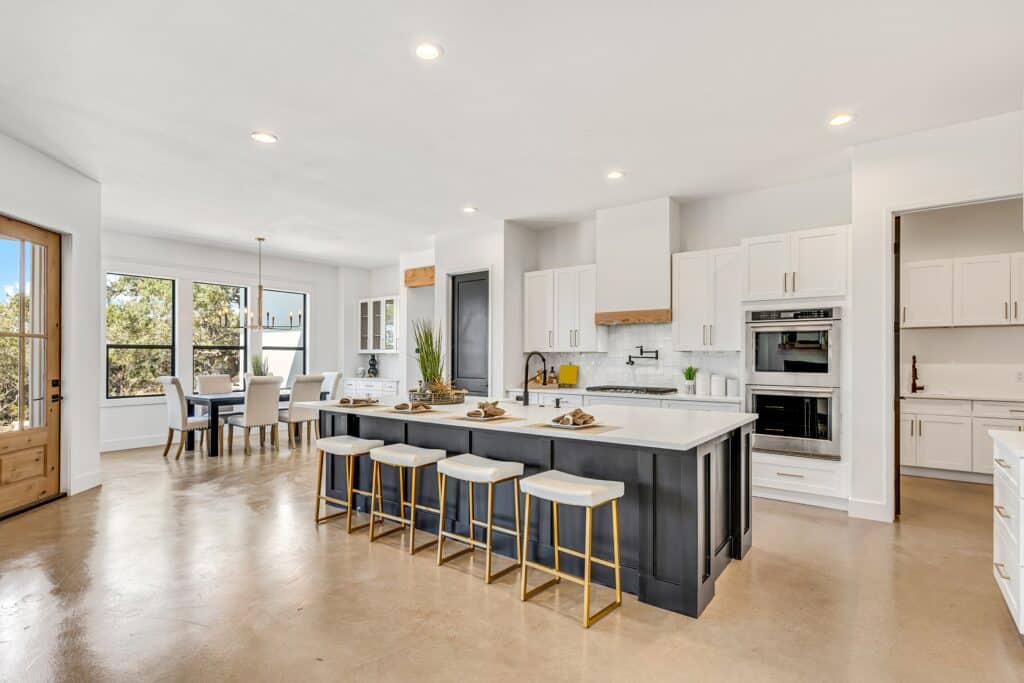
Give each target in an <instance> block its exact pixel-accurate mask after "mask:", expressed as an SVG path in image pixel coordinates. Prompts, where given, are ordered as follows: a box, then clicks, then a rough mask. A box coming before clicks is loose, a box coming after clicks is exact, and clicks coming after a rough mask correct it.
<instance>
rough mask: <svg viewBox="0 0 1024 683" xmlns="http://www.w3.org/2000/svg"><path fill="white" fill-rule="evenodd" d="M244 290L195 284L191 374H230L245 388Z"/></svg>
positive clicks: (193, 290) (238, 386) (239, 387)
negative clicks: (243, 382) (243, 381)
mask: <svg viewBox="0 0 1024 683" xmlns="http://www.w3.org/2000/svg"><path fill="white" fill-rule="evenodd" d="M246 305H247V304H246V289H245V287H235V286H234V285H215V284H210V283H207V282H196V283H193V285H192V372H193V374H194V376H196V377H198V376H199V375H230V376H231V382H232V384H234V386H235V388H236V389H241V388H242V386H243V385H242V379H243V377H244V375H245V370H246V352H247V350H248V349H247V348H246V335H245V327H244V326H243V316H244V315H245V307H246Z"/></svg>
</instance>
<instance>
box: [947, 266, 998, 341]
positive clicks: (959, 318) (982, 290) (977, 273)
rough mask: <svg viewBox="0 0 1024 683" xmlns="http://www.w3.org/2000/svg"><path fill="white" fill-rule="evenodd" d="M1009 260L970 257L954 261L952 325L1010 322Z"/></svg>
mask: <svg viewBox="0 0 1024 683" xmlns="http://www.w3.org/2000/svg"><path fill="white" fill-rule="evenodd" d="M1010 308H1011V306H1010V256H1009V254H996V255H994V256H972V257H970V258H958V259H955V260H954V261H953V324H954V325H1007V324H1009V322H1010V313H1011V311H1010Z"/></svg>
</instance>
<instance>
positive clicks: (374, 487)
mask: <svg viewBox="0 0 1024 683" xmlns="http://www.w3.org/2000/svg"><path fill="white" fill-rule="evenodd" d="M288 433H289V435H290V434H291V425H288ZM379 482H380V463H379V462H377V461H376V460H374V461H373V469H372V471H371V472H370V533H369V536H370V542H371V543H372V542H373V539H374V533H373V526H374V524H375V522H376V521H377V520H376V518H374V516H373V513H374V512H375V511H376V509H377V500H378V498H377V496H378V495H379V494H378V491H379V490H380V483H379ZM380 506H381V510H382V511H383V510H384V501H380Z"/></svg>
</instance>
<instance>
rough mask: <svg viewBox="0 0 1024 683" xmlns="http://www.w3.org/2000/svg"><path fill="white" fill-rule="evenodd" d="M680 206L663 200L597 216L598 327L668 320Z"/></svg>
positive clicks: (626, 207) (617, 209) (678, 240)
mask: <svg viewBox="0 0 1024 683" xmlns="http://www.w3.org/2000/svg"><path fill="white" fill-rule="evenodd" d="M680 233H681V230H680V222H679V207H678V206H677V205H676V203H675V202H674V201H672V199H670V198H668V197H666V198H663V199H655V200H653V201H648V202H641V203H639V204H630V205H629V206H620V207H616V208H614V209H602V210H601V211H598V212H597V233H596V235H597V249H596V253H597V313H596V315H595V316H594V320H595V322H596V323H597V324H598V325H630V324H637V323H668V322H672V254H673V253H674V252H676V251H679V247H680Z"/></svg>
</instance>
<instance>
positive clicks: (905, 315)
mask: <svg viewBox="0 0 1024 683" xmlns="http://www.w3.org/2000/svg"><path fill="white" fill-rule="evenodd" d="M903 322H904V323H905V322H907V307H906V306H904V307H903Z"/></svg>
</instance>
